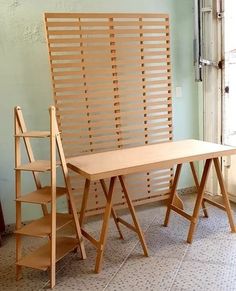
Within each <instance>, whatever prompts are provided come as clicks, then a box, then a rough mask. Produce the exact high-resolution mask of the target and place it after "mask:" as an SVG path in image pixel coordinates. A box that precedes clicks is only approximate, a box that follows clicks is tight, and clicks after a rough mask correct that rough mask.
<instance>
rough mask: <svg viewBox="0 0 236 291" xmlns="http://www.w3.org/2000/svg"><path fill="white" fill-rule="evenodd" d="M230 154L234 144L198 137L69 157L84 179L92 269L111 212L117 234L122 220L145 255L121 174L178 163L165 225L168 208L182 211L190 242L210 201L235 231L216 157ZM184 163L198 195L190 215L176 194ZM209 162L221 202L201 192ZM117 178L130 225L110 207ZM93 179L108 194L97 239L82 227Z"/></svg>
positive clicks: (98, 264) (83, 206) (101, 251)
mask: <svg viewBox="0 0 236 291" xmlns="http://www.w3.org/2000/svg"><path fill="white" fill-rule="evenodd" d="M233 154H236V148H232V147H229V146H223V145H218V144H214V143H209V142H204V141H200V140H182V141H176V142H167V143H160V144H153V145H145V146H140V147H134V148H128V149H120V150H114V151H109V152H103V153H97V154H91V155H84V156H79V157H73V158H69V159H68V160H67V163H68V167H69V168H71V169H72V170H74V171H76V172H78V173H79V174H80V175H82V176H84V177H85V179H86V181H85V187H84V193H83V200H82V204H81V211H80V223H81V227H82V233H83V235H84V236H85V237H86V238H87V239H88V240H89V241H90V242H91V243H93V244H94V245H95V246H96V248H97V258H96V264H95V272H97V273H98V272H99V271H100V269H101V263H102V258H103V254H104V249H105V243H106V238H107V232H108V225H109V218H110V215H111V214H112V216H113V218H114V220H115V223H116V227H117V229H118V231H119V235H120V237H121V238H123V236H122V233H121V230H120V227H119V224H120V223H121V224H123V225H125V226H127V227H129V228H130V229H131V230H133V231H135V232H136V233H137V235H138V237H139V240H140V242H141V245H142V248H143V252H144V255H145V256H148V251H147V246H146V243H145V239H144V236H143V233H142V230H141V228H140V225H139V223H138V220H137V216H136V213H135V209H134V207H133V204H132V201H131V199H130V197H129V193H128V190H127V188H126V186H125V180H124V175H128V174H133V173H137V172H144V171H150V170H153V169H165V168H171V167H173V166H175V165H177V167H176V170H175V174H174V177H173V181H172V183H171V189H170V198H169V202H168V204H167V211H166V216H165V221H164V225H165V226H167V225H168V222H169V217H170V212H171V210H172V211H175V212H177V213H178V214H180V215H182V216H183V217H185V218H186V219H188V220H189V221H190V228H189V232H188V238H187V242H189V243H191V242H192V239H193V233H194V230H195V227H196V224H197V221H198V216H199V211H200V208H201V207H203V211H204V215H205V216H208V215H207V210H206V208H205V202H209V203H211V204H213V205H214V206H216V207H219V208H221V209H223V210H225V211H226V213H227V215H228V220H229V224H230V227H231V231H232V232H235V231H236V228H235V224H234V220H233V215H232V210H231V207H230V203H229V199H228V195H227V191H226V187H225V184H224V180H223V177H222V172H221V167H220V161H219V158H220V157H222V156H228V155H233ZM195 161H205V164H204V169H203V174H202V178H201V180H200V181H198V177H197V174H196V170H195V167H194V162H195ZM184 163H189V164H190V167H191V171H192V174H193V178H194V181H195V184H196V188H197V198H196V202H195V206H194V210H193V213H192V215H190V214H188V213H186V212H185V211H184V209H183V203H182V200H181V199H180V198H179V197H178V194H177V186H178V181H179V177H180V172H181V167H182V164H184ZM212 164H214V167H215V170H216V174H217V179H218V182H219V186H220V189H221V194H222V200H223V203H222V204H220V203H216V202H214V201H213V200H211V199H209V198H206V196H205V195H204V189H205V185H206V182H207V177H208V174H209V171H210V168H211V165H212ZM106 178H109V179H110V185H109V188H108V189H107V188H106V184H105V182H104V179H106ZM117 178H118V179H119V181H120V183H121V187H122V189H123V192H124V196H125V199H126V201H127V205H128V208H129V210H130V213H131V216H132V219H133V223H134V225H131V224H129V223H128V222H126V221H124V220H123V219H122V218H120V217H118V216H117V214H116V212H115V210H114V208H113V207H112V195H113V189H114V183H115V181H116V179H117ZM94 180H100V182H101V185H102V188H103V191H104V193H105V195H106V198H107V203H106V207H105V212H104V215H103V224H102V229H101V234H100V239H99V240H95V239H94V238H93V237H92V236H91V235H90V234H89V233H88V232H86V231H85V230H84V229H83V222H84V217H85V211H86V203H87V199H88V194H89V186H90V182H91V181H94Z"/></svg>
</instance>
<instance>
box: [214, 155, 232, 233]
mask: <svg viewBox="0 0 236 291" xmlns="http://www.w3.org/2000/svg"><path fill="white" fill-rule="evenodd" d="M213 161H214V166H215V169H216V174H217V178H218V181H219V185H220V189H221V194H222V198H223V200H224V206H225V210H226V212H227V215H228V219H229V224H230V228H231V231H232V232H236V227H235V224H234V218H233V214H232V210H231V207H230V202H229V198H228V193H227V190H226V187H225V183H224V180H223V177H222V173H221V168H220V162H219V159H218V158H214V159H213Z"/></svg>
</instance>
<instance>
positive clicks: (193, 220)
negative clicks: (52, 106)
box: [187, 159, 212, 243]
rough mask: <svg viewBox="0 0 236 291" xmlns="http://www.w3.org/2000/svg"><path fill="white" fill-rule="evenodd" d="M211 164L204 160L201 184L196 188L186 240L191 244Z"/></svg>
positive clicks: (209, 160)
mask: <svg viewBox="0 0 236 291" xmlns="http://www.w3.org/2000/svg"><path fill="white" fill-rule="evenodd" d="M211 164H212V159H208V160H206V163H205V166H204V170H203V174H202V179H201V183H200V185H199V188H198V195H197V200H196V202H195V206H194V210H193V215H192V217H191V220H190V221H191V223H190V227H189V232H188V238H187V242H188V243H191V242H192V239H193V233H194V230H195V227H196V224H197V221H198V215H199V210H200V207H201V204H202V200H203V195H204V190H205V186H206V181H207V178H208V175H209V171H210V167H211Z"/></svg>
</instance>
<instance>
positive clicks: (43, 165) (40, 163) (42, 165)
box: [15, 160, 60, 172]
mask: <svg viewBox="0 0 236 291" xmlns="http://www.w3.org/2000/svg"><path fill="white" fill-rule="evenodd" d="M59 165H60V162H57V166H59ZM50 169H51V164H50V161H46V160H37V161H34V162H31V163H28V164H23V165H21V166H19V167H17V168H15V170H20V171H34V172H46V171H49V170H50Z"/></svg>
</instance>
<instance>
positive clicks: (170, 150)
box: [67, 139, 236, 180]
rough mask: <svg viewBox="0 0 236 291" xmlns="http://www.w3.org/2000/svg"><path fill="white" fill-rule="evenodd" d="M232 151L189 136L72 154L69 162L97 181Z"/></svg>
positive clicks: (69, 165)
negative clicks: (136, 145)
mask: <svg viewBox="0 0 236 291" xmlns="http://www.w3.org/2000/svg"><path fill="white" fill-rule="evenodd" d="M233 154H236V148H233V147H229V146H224V145H219V144H215V143H209V142H205V141H200V140H193V139H189V140H181V141H176V142H167V143H161V144H153V145H146V146H140V147H134V148H129V149H121V150H114V151H109V152H104V153H97V154H90V155H84V156H79V157H73V158H69V159H68V160H67V163H68V167H69V168H71V169H72V170H74V171H76V172H78V173H79V174H81V175H83V176H84V177H85V178H87V179H89V180H98V179H104V178H109V177H112V176H118V175H127V174H131V173H135V172H141V171H147V170H151V169H156V168H168V167H172V166H173V165H175V164H182V163H188V162H193V161H200V160H205V159H212V158H216V157H220V156H226V155H233Z"/></svg>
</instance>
